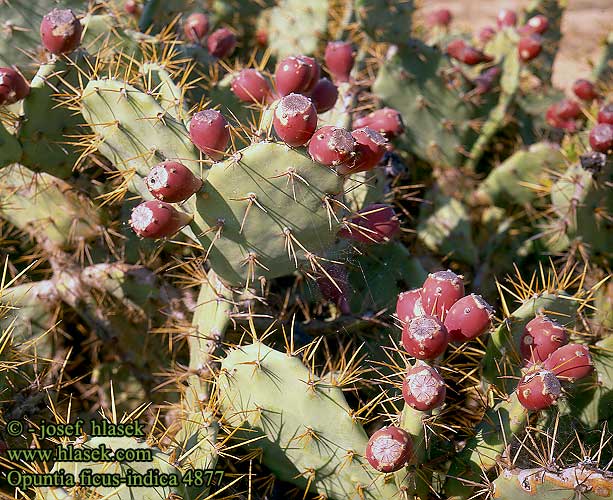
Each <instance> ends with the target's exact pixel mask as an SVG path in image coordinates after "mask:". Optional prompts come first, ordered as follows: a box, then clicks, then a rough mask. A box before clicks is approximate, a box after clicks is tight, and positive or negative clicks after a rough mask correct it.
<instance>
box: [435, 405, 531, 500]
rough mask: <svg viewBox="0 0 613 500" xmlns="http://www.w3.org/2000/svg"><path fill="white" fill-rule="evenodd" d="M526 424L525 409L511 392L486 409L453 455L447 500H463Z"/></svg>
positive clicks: (446, 487)
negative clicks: (479, 420)
mask: <svg viewBox="0 0 613 500" xmlns="http://www.w3.org/2000/svg"><path fill="white" fill-rule="evenodd" d="M527 423H528V412H527V411H526V410H525V409H524V407H523V406H522V405H521V403H520V402H519V400H518V399H517V396H516V395H515V394H514V393H513V394H511V395H510V396H509V398H508V400H506V401H502V402H500V403H499V404H498V405H496V406H495V407H493V408H491V409H490V410H488V411H487V412H486V414H485V415H484V417H483V420H482V421H481V423H480V424H479V425H478V426H477V428H476V429H475V435H474V436H473V437H471V438H470V439H469V440H468V442H467V443H466V446H465V447H464V449H463V450H462V451H461V452H460V453H459V454H458V455H456V457H455V458H454V459H453V461H452V463H451V467H450V468H449V472H448V473H447V482H446V483H445V493H447V497H446V498H448V500H466V499H468V498H471V495H472V494H473V493H474V492H473V489H474V485H475V484H479V483H480V482H481V481H482V477H483V473H484V472H486V471H488V470H489V469H491V468H492V467H494V466H495V465H496V464H497V463H498V460H499V459H500V457H501V455H502V453H503V452H504V451H505V448H506V446H507V445H509V444H511V443H512V442H513V440H514V439H516V436H518V435H519V434H520V433H521V432H522V430H523V429H524V427H525V426H526V424H527Z"/></svg>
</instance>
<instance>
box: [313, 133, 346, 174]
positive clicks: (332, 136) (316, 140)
mask: <svg viewBox="0 0 613 500" xmlns="http://www.w3.org/2000/svg"><path fill="white" fill-rule="evenodd" d="M354 143H355V141H354V139H353V136H352V135H351V132H349V131H348V130H345V129H344V128H340V127H334V126H331V125H326V126H324V127H321V128H320V129H318V130H317V131H316V132H315V134H313V137H312V138H311V142H309V154H310V155H311V158H312V159H313V161H316V162H317V163H321V164H322V165H326V166H328V167H335V166H337V165H340V164H341V163H345V162H346V161H348V160H349V159H350V158H351V155H352V153H353V151H354V149H355V147H354Z"/></svg>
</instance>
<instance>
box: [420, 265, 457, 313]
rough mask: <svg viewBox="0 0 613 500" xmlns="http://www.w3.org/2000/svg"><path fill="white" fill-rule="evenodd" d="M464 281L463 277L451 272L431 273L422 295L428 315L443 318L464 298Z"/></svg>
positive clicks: (425, 282)
mask: <svg viewBox="0 0 613 500" xmlns="http://www.w3.org/2000/svg"><path fill="white" fill-rule="evenodd" d="M462 280H463V277H462V276H459V275H457V274H456V273H454V272H453V271H450V270H447V271H437V272H435V273H430V274H429V275H428V277H427V278H426V281H424V285H423V287H422V293H421V297H422V304H423V306H424V309H425V310H426V313H427V314H433V315H434V316H436V317H438V318H442V317H443V316H444V315H445V314H446V313H447V311H449V309H450V308H451V306H452V305H453V304H455V303H456V302H457V301H458V300H460V299H461V298H462V297H464V282H463V281H462Z"/></svg>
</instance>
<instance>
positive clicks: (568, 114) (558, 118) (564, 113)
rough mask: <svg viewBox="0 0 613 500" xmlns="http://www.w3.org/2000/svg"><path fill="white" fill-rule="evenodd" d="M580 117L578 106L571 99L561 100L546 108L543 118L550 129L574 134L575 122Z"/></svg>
mask: <svg viewBox="0 0 613 500" xmlns="http://www.w3.org/2000/svg"><path fill="white" fill-rule="evenodd" d="M580 115H581V108H580V107H579V104H578V103H577V102H576V101H574V100H572V99H562V100H561V101H559V102H556V103H554V104H552V105H551V106H549V108H547V112H546V114H545V118H546V120H547V123H548V124H549V125H551V126H552V127H556V128H561V129H564V130H568V131H569V132H574V131H575V130H576V129H577V125H576V123H575V120H577V119H578V118H579V116H580Z"/></svg>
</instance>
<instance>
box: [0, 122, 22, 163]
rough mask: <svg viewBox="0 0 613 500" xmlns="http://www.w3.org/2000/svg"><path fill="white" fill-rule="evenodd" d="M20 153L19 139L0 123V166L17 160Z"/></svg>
mask: <svg viewBox="0 0 613 500" xmlns="http://www.w3.org/2000/svg"><path fill="white" fill-rule="evenodd" d="M21 154H22V151H21V144H19V141H18V140H17V139H16V138H15V136H14V135H12V134H10V133H9V131H8V130H6V128H5V127H4V125H3V124H2V123H0V168H2V167H6V166H7V165H10V164H11V163H15V162H17V161H19V159H20V158H21Z"/></svg>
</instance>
